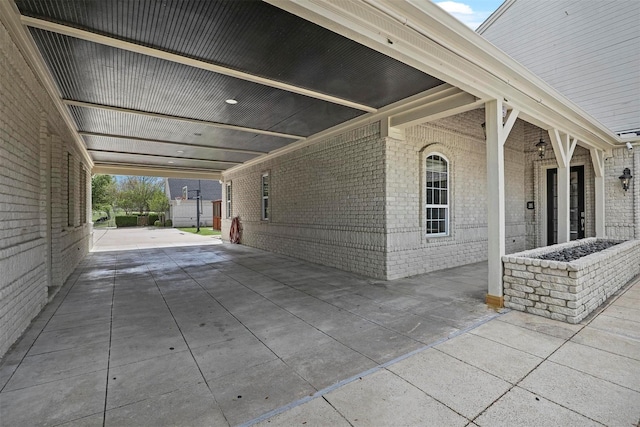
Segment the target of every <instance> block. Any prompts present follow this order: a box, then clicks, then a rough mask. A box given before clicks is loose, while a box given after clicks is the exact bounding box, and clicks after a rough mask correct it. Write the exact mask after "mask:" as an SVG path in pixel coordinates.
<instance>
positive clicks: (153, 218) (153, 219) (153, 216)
mask: <svg viewBox="0 0 640 427" xmlns="http://www.w3.org/2000/svg"><path fill="white" fill-rule="evenodd" d="M159 219H160V217H159V216H158V214H152V213H150V214H149V224H154V225H155V223H156V221H157V220H159Z"/></svg>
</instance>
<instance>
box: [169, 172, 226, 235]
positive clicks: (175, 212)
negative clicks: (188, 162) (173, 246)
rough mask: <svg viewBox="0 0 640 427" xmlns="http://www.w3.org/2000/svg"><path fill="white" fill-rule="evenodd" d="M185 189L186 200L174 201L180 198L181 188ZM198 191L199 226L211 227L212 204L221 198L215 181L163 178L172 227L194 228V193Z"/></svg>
mask: <svg viewBox="0 0 640 427" xmlns="http://www.w3.org/2000/svg"><path fill="white" fill-rule="evenodd" d="M185 186H186V187H187V189H188V197H189V198H188V199H187V200H180V201H179V202H178V201H177V200H176V197H182V188H183V187H185ZM193 190H200V202H201V203H200V226H201V227H211V226H212V225H213V202H214V201H216V200H220V199H221V198H222V187H221V185H220V182H219V181H217V180H208V179H178V178H165V193H166V195H167V197H169V200H170V201H171V202H170V205H171V206H170V208H169V219H171V220H172V221H173V226H174V227H195V226H196V218H197V211H196V194H197V193H196V191H193Z"/></svg>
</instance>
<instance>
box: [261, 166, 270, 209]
mask: <svg viewBox="0 0 640 427" xmlns="http://www.w3.org/2000/svg"><path fill="white" fill-rule="evenodd" d="M262 220H263V221H267V220H269V174H268V173H265V174H263V175H262Z"/></svg>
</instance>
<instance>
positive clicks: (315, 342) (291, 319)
mask: <svg viewBox="0 0 640 427" xmlns="http://www.w3.org/2000/svg"><path fill="white" fill-rule="evenodd" d="M98 232H101V230H98ZM115 247H119V248H120V249H119V250H115V251H114V250H110V249H114V248H115ZM94 249H95V251H94V252H93V253H91V254H90V255H89V256H87V257H86V259H85V260H84V261H83V262H82V265H81V266H80V267H79V268H78V269H77V270H76V271H75V272H74V273H73V275H72V276H71V277H70V278H69V280H68V282H67V284H66V285H65V286H64V287H63V289H61V291H60V293H59V294H58V296H57V297H56V298H55V299H54V300H53V301H52V303H50V304H49V305H48V306H47V307H46V308H45V310H44V311H43V312H42V314H41V315H40V316H39V318H38V319H37V320H36V321H35V322H34V323H33V324H32V326H31V328H30V329H29V330H28V331H27V332H26V334H25V336H24V337H23V339H22V340H21V341H20V342H19V343H18V344H17V346H16V347H15V348H14V349H13V350H12V351H10V353H9V354H7V356H6V357H5V360H4V361H3V365H2V370H1V376H0V387H1V390H2V391H1V393H0V409H1V412H0V413H1V414H2V425H57V424H63V423H65V422H70V421H74V420H75V421H76V422H77V423H78V425H93V424H96V425H102V422H103V420H104V421H105V423H106V425H157V424H156V422H160V423H161V424H162V423H164V424H174V425H199V424H206V425H227V424H230V425H236V424H241V423H244V422H247V421H250V420H252V419H254V418H256V417H259V416H261V415H263V414H265V413H267V412H269V411H272V410H274V409H276V408H279V407H282V406H283V405H286V404H288V403H290V402H293V401H296V400H298V399H301V398H304V397H305V396H310V395H313V394H314V393H317V392H318V391H320V390H323V389H326V388H328V387H335V386H336V384H339V383H340V382H341V381H344V380H346V379H349V378H352V377H354V376H359V375H362V373H363V372H366V371H368V370H370V369H372V368H376V367H377V366H380V365H381V364H384V363H386V362H389V361H391V360H393V359H395V358H398V357H401V356H403V355H406V354H407V353H410V352H412V351H415V350H418V349H421V348H423V347H425V346H426V345H429V344H431V343H434V342H436V341H438V340H442V339H445V338H447V337H449V336H451V335H452V334H455V333H457V332H459V331H461V330H463V329H465V328H468V327H470V326H472V325H475V324H477V323H478V322H483V321H485V320H487V319H489V318H491V317H493V316H496V313H495V312H493V311H491V310H488V309H487V308H486V307H485V305H484V304H483V301H482V298H483V295H484V292H485V289H486V279H485V277H486V274H484V273H483V274H480V273H481V272H482V271H483V270H484V271H486V267H485V266H484V265H482V264H479V265H472V266H465V267H461V268H459V269H455V270H451V271H445V272H439V273H437V274H434V275H426V276H421V277H414V278H411V279H407V280H399V281H394V282H380V281H374V280H371V279H367V278H365V277H361V276H357V275H354V274H350V273H346V272H343V271H340V270H336V269H333V268H329V267H323V266H320V265H315V264H311V263H308V262H304V261H300V260H297V259H293V258H289V257H285V256H280V255H275V254H272V253H268V252H264V251H260V250H257V249H252V248H248V247H245V246H241V245H230V244H221V243H220V240H219V239H213V238H207V237H202V236H196V235H192V234H180V232H179V231H178V230H174V229H168V230H165V229H124V230H108V231H106V233H105V234H102V235H99V234H98V235H97V236H96V245H95V247H94ZM154 420H155V421H154Z"/></svg>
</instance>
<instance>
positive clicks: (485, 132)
mask: <svg viewBox="0 0 640 427" xmlns="http://www.w3.org/2000/svg"><path fill="white" fill-rule="evenodd" d="M480 126H482V133H483V134H484V139H487V123H485V122H482V124H481V125H480Z"/></svg>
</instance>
